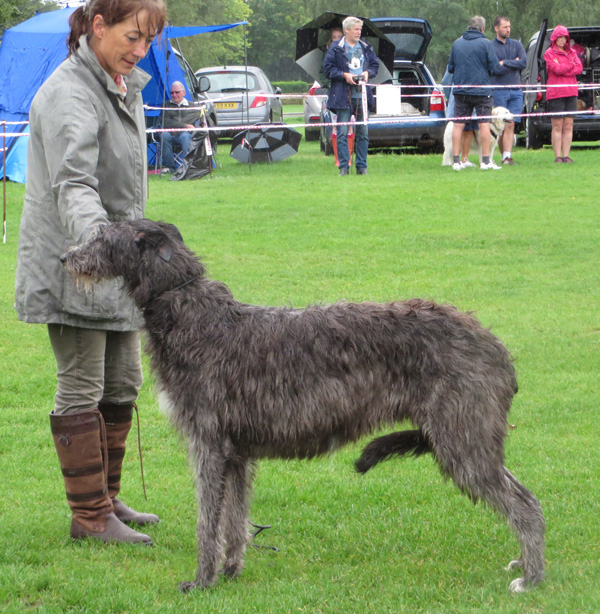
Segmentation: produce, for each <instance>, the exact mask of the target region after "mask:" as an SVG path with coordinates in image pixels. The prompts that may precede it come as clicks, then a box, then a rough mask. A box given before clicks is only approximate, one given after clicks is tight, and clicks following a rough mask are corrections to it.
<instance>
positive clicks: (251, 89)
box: [195, 66, 283, 137]
mask: <svg viewBox="0 0 600 614" xmlns="http://www.w3.org/2000/svg"><path fill="white" fill-rule="evenodd" d="M246 68H247V70H246ZM195 75H196V77H197V78H198V79H200V77H207V78H208V80H209V81H210V88H209V89H208V91H207V92H206V93H207V94H208V96H209V98H211V99H212V101H213V104H214V106H215V111H216V113H217V122H218V124H219V128H220V130H219V136H227V137H230V136H233V135H234V134H237V133H238V132H240V131H241V130H243V128H242V126H246V125H252V124H268V123H278V122H281V121H283V105H282V103H281V99H280V97H279V96H280V94H281V89H279V88H278V87H277V88H275V87H273V85H272V84H271V82H270V81H269V78H268V77H267V75H265V73H264V72H263V71H262V70H261V69H260V68H257V67H256V66H248V67H245V66H211V67H209V68H201V69H200V70H197V71H196V73H195Z"/></svg>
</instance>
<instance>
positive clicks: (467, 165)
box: [461, 160, 475, 168]
mask: <svg viewBox="0 0 600 614" xmlns="http://www.w3.org/2000/svg"><path fill="white" fill-rule="evenodd" d="M461 164H462V167H463V168H472V167H474V166H475V165H474V164H473V162H470V161H469V160H463V161H462V162H461Z"/></svg>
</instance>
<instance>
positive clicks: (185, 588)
mask: <svg viewBox="0 0 600 614" xmlns="http://www.w3.org/2000/svg"><path fill="white" fill-rule="evenodd" d="M198 586H199V585H198V583H197V582H182V583H181V584H180V585H179V590H180V591H181V592H182V593H189V592H190V591H193V590H194V589H196V588H198Z"/></svg>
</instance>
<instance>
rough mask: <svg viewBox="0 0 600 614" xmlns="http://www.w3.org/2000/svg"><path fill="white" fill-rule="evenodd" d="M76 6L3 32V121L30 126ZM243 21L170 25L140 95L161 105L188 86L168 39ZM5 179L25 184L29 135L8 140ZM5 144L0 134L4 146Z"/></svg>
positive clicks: (149, 59) (0, 161)
mask: <svg viewBox="0 0 600 614" xmlns="http://www.w3.org/2000/svg"><path fill="white" fill-rule="evenodd" d="M74 11H75V7H67V8H64V9H59V10H57V11H51V12H48V13H40V14H38V15H36V16H35V17H32V18H31V19H28V20H27V21H24V22H23V23H21V24H19V25H18V26H15V27H14V28H10V29H8V30H5V32H4V34H3V36H2V45H0V120H4V121H6V122H13V121H14V122H27V120H28V117H29V107H30V106H31V101H32V100H33V97H34V96H35V94H36V92H37V91H38V89H39V88H40V86H41V85H42V83H44V81H45V80H46V79H47V78H48V77H49V76H50V75H51V74H52V72H53V71H54V70H55V69H56V68H57V66H58V65H59V64H60V63H61V62H62V61H63V60H64V59H65V58H66V57H67V46H66V38H67V34H68V33H69V17H70V16H71V14H72V13H73V12H74ZM246 23H247V22H240V23H234V24H227V25H221V26H197V27H194V26H190V27H168V28H165V31H164V32H163V35H162V36H161V37H160V38H159V39H157V40H156V41H155V42H154V43H153V44H152V45H151V47H150V51H149V52H148V54H147V55H146V57H145V58H144V60H143V61H142V62H140V64H139V66H140V67H141V68H142V69H143V70H145V71H146V72H148V73H149V74H150V75H151V76H152V77H153V79H152V80H151V81H150V82H149V83H148V85H147V86H146V88H144V91H143V92H142V97H143V99H144V102H145V103H147V104H148V105H150V106H162V103H163V101H164V99H165V93H166V92H168V91H169V86H170V85H171V83H172V82H173V81H181V82H185V79H184V73H183V69H182V68H181V66H180V65H179V62H178V61H177V58H176V57H175V54H173V53H170V50H171V46H170V42H169V38H173V37H175V36H193V35H195V34H202V33H206V32H218V31H221V30H227V29H229V28H234V27H236V26H238V25H242V24H246ZM4 129H5V132H7V133H9V134H10V133H13V134H14V133H19V132H27V126H26V125H24V124H19V125H6V126H4ZM5 140H6V149H7V155H6V176H7V177H8V179H10V180H12V181H16V182H18V183H24V182H25V169H26V166H27V141H28V140H29V139H28V137H17V136H15V137H7V138H6V139H5ZM2 146H3V140H2V132H1V131H0V147H2ZM3 167H4V157H3V156H1V155H0V176H2V174H3V173H4V170H5V169H4V168H3Z"/></svg>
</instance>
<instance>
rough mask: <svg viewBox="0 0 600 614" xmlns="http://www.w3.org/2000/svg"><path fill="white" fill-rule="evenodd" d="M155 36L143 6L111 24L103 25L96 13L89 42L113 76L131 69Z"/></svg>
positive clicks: (103, 65) (102, 20)
mask: <svg viewBox="0 0 600 614" xmlns="http://www.w3.org/2000/svg"><path fill="white" fill-rule="evenodd" d="M155 36H156V32H155V31H153V30H152V31H151V24H150V23H149V21H148V13H147V11H146V10H141V11H140V12H139V13H136V14H134V15H130V16H129V17H127V18H126V19H124V20H123V21H121V22H119V23H117V24H115V25H113V26H107V25H106V23H105V22H104V18H103V17H102V15H96V16H95V17H94V22H93V35H92V38H91V41H90V46H91V48H92V50H93V51H94V53H95V54H96V57H97V58H98V61H99V62H100V65H101V66H102V68H104V70H105V71H106V72H107V73H108V74H109V75H110V76H111V77H112V78H113V79H114V78H115V77H116V76H117V75H118V74H119V75H129V74H130V73H131V71H132V70H133V68H134V66H135V65H136V64H137V63H138V62H139V61H140V60H141V59H142V58H143V57H144V56H145V55H146V53H148V49H149V48H150V43H152V41H153V40H154V37H155Z"/></svg>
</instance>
